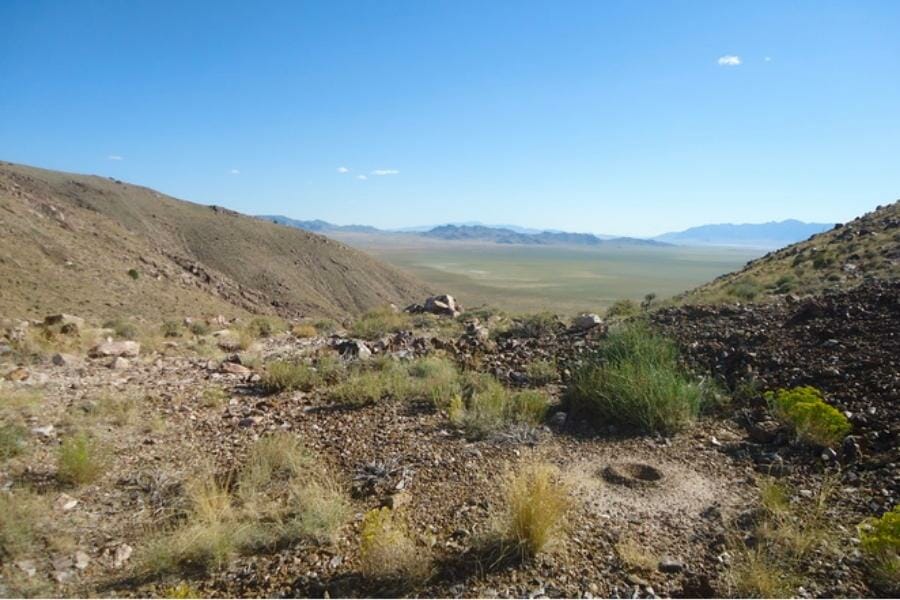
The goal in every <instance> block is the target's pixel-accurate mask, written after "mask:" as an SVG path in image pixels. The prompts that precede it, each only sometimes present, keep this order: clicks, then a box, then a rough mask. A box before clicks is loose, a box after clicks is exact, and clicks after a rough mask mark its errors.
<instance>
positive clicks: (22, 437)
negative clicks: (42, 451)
mask: <svg viewBox="0 0 900 600" xmlns="http://www.w3.org/2000/svg"><path fill="white" fill-rule="evenodd" d="M27 439H28V430H27V429H25V428H24V427H22V426H21V425H19V424H18V423H3V424H0V461H6V460H9V459H10V458H12V457H13V456H16V455H18V454H20V453H21V452H22V450H23V449H24V448H25V441H26V440H27Z"/></svg>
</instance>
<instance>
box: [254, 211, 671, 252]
mask: <svg viewBox="0 0 900 600" xmlns="http://www.w3.org/2000/svg"><path fill="white" fill-rule="evenodd" d="M258 218H260V219H265V220H267V221H271V222H273V223H279V224H281V225H289V226H291V227H296V228H298V229H303V230H305V231H312V232H315V233H322V234H325V235H327V234H328V233H367V234H376V235H378V234H381V235H410V236H421V237H424V238H430V239H439V240H447V241H470V242H493V243H495V244H523V245H544V246H551V245H560V246H561V245H566V246H599V245H629V246H669V245H671V244H669V243H667V242H662V241H658V240H645V239H640V238H630V237H611V236H598V235H594V234H592V233H568V232H565V231H540V230H536V229H527V228H524V227H515V228H514V229H513V228H507V227H499V226H487V225H481V224H448V225H437V226H434V227H431V228H429V229H426V230H424V231H421V230H419V229H418V228H408V229H405V230H402V229H398V230H393V231H390V230H385V229H377V228H375V227H371V226H368V225H335V224H334V223H329V222H328V221H322V220H319V219H315V220H311V221H300V220H297V219H291V218H289V217H285V216H283V215H259V217H258Z"/></svg>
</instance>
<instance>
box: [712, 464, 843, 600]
mask: <svg viewBox="0 0 900 600" xmlns="http://www.w3.org/2000/svg"><path fill="white" fill-rule="evenodd" d="M835 481H836V480H835V479H834V478H833V477H830V476H828V477H826V478H825V479H824V480H823V482H822V484H821V486H820V488H819V490H818V493H817V494H816V495H815V496H814V497H813V499H812V503H811V504H807V505H802V504H794V503H792V501H791V497H790V496H791V494H790V493H789V492H788V490H787V489H786V488H785V487H784V486H782V485H781V484H780V483H778V482H776V481H774V480H772V479H763V480H762V481H761V482H760V484H759V496H760V505H761V507H762V509H763V510H762V513H761V514H759V515H757V516H755V517H753V518H752V519H751V522H749V523H747V524H745V527H748V528H749V529H750V531H749V534H750V535H747V533H748V532H745V531H732V532H731V533H730V535H729V537H730V540H729V547H730V551H731V554H732V557H733V558H732V562H731V564H730V565H729V568H728V571H727V572H726V574H725V579H724V580H725V582H726V585H727V586H728V588H729V590H728V593H729V595H732V596H736V597H744V598H789V597H792V596H793V595H794V594H795V590H796V588H797V587H798V586H799V585H802V584H803V571H804V566H803V565H804V559H805V558H806V557H807V556H809V555H811V554H813V553H814V552H815V553H816V554H817V555H818V553H819V552H827V551H828V550H829V547H830V545H831V541H832V534H831V531H830V530H829V526H828V518H827V516H826V510H827V508H828V503H829V500H830V498H831V496H832V494H833V491H834V486H835Z"/></svg>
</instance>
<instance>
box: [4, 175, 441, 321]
mask: <svg viewBox="0 0 900 600" xmlns="http://www.w3.org/2000/svg"><path fill="white" fill-rule="evenodd" d="M0 230H2V236H0V289H2V294H0V315H3V316H16V317H42V316H44V315H46V314H48V313H50V312H55V311H66V312H72V313H75V314H79V315H83V316H94V317H114V316H119V315H122V314H139V315H141V316H142V317H144V318H147V319H159V318H166V317H178V316H184V315H200V314H225V315H234V314H237V313H241V312H247V311H249V312H260V313H279V314H281V315H283V316H300V315H309V316H332V317H341V316H345V315H351V314H356V313H359V312H361V311H364V310H366V309H369V308H372V307H375V306H378V305H382V304H385V303H388V302H395V303H405V302H408V301H412V300H417V299H421V298H422V297H423V296H424V295H425V294H427V290H426V289H425V288H424V286H423V285H422V284H421V283H419V282H418V281H416V280H415V279H413V278H412V277H410V276H408V275H406V274H404V273H402V272H400V271H398V270H396V269H394V268H391V267H389V266H387V265H385V264H383V263H381V262H379V261H377V260H375V259H373V258H371V257H369V256H368V255H366V254H364V253H362V252H360V251H358V250H354V249H351V248H349V247H347V246H345V245H343V244H341V243H339V242H335V241H333V240H329V239H327V238H325V237H322V236H320V235H316V234H312V233H308V232H305V231H301V230H299V229H295V228H291V227H285V226H281V225H275V224H273V223H269V222H266V221H261V220H258V219H255V218H252V217H248V216H245V215H241V214H238V213H235V212H233V211H229V210H226V209H222V208H219V207H214V206H203V205H199V204H193V203H190V202H185V201H182V200H176V199H175V198H171V197H169V196H166V195H164V194H161V193H159V192H156V191H154V190H151V189H148V188H145V187H140V186H135V185H129V184H126V183H123V182H120V181H117V180H112V179H107V178H103V177H98V176H88V175H74V174H70V173H62V172H57V171H48V170H44V169H37V168H32V167H26V166H21V165H14V164H11V163H0Z"/></svg>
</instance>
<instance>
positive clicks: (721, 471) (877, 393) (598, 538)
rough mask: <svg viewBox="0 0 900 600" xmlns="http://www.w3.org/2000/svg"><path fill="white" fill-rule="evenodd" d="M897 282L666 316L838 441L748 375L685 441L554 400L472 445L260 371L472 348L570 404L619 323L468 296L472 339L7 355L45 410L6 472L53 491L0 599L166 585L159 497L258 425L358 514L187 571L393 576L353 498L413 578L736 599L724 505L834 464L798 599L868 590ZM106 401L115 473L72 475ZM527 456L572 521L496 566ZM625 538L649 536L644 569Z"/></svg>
mask: <svg viewBox="0 0 900 600" xmlns="http://www.w3.org/2000/svg"><path fill="white" fill-rule="evenodd" d="M898 292H900V287H898V286H897V285H896V284H875V283H873V284H870V285H868V286H866V287H863V288H860V289H858V290H856V291H852V292H848V293H844V294H837V295H830V296H825V297H822V298H816V299H807V300H798V301H796V302H794V303H793V304H782V305H776V306H772V307H767V308H760V307H754V308H752V309H750V308H746V307H719V308H710V307H690V308H677V309H668V310H665V311H662V312H660V313H658V314H657V315H655V317H654V322H655V323H656V325H657V326H658V327H659V328H660V329H662V330H665V331H667V332H669V333H670V334H671V335H673V336H674V337H675V338H676V339H677V340H678V341H679V343H680V345H681V346H682V347H683V348H684V350H685V353H686V356H687V357H688V358H689V360H690V361H692V362H693V363H694V364H695V365H696V366H697V367H698V368H700V369H703V370H706V371H710V370H711V371H712V372H713V373H715V374H716V375H717V376H719V377H721V378H722V379H723V380H725V381H726V382H727V383H728V385H730V386H731V387H732V388H736V387H740V389H742V390H744V389H750V388H748V387H747V386H744V387H741V386H740V385H739V384H741V383H742V382H746V381H750V380H752V381H755V382H756V385H757V386H758V388H757V389H758V390H762V389H771V388H774V387H777V386H783V385H797V384H801V383H813V384H815V385H817V386H819V387H820V388H822V389H823V390H824V391H825V392H826V394H827V398H828V399H829V400H830V401H832V402H833V403H834V404H835V405H836V406H838V407H839V408H841V410H845V411H847V412H848V414H849V415H850V418H851V421H852V422H853V424H854V432H853V437H852V438H851V439H850V440H849V441H847V442H845V444H844V446H843V447H842V448H835V449H824V450H822V449H816V450H815V451H812V450H809V449H804V448H800V447H798V446H797V445H795V444H792V443H791V440H790V439H789V437H788V436H786V435H785V434H784V432H782V431H781V430H780V429H778V428H777V427H768V426H767V425H765V423H766V422H767V421H768V420H769V416H768V414H767V411H766V410H765V408H764V406H763V404H762V403H761V400H760V397H759V394H758V393H757V392H752V393H751V392H744V393H743V395H740V397H739V398H738V399H737V400H736V401H735V404H734V405H733V406H732V407H730V408H728V409H725V410H722V411H721V412H720V413H718V414H715V415H706V416H704V417H703V418H701V419H700V420H699V421H698V422H697V423H696V424H695V425H693V426H692V427H691V428H689V429H688V430H687V431H684V432H682V433H680V434H678V435H675V436H673V437H671V438H665V437H661V436H640V435H630V434H628V433H627V432H624V431H619V430H617V429H616V428H614V427H609V428H602V429H601V430H597V429H593V428H591V427H588V426H587V425H586V424H584V423H578V422H575V420H574V419H571V418H567V417H566V415H565V412H564V411H563V409H562V407H561V406H556V407H554V409H553V410H552V411H551V416H550V417H549V418H548V420H547V423H546V424H545V425H542V426H540V427H538V428H536V429H534V430H529V431H526V432H510V433H509V434H507V435H498V436H494V437H493V438H490V439H487V440H484V441H478V442H471V441H467V439H466V438H465V437H464V435H463V433H462V432H461V431H459V430H457V429H456V428H455V427H454V426H453V425H452V424H451V423H450V421H449V419H448V417H447V415H446V414H445V413H443V412H442V411H439V410H437V409H435V408H434V407H433V406H432V405H431V404H430V403H425V402H418V401H413V402H391V401H384V402H380V403H375V404H371V405H367V406H363V407H348V406H342V405H335V404H334V403H333V402H331V401H330V400H329V399H328V397H327V394H326V393H325V390H322V389H314V390H312V391H310V392H300V391H296V392H286V393H281V394H276V395H264V394H262V392H261V390H260V387H259V383H258V382H259V371H260V369H261V368H262V366H261V365H264V364H265V363H266V362H267V361H270V360H273V359H276V358H292V357H293V358H298V357H299V358H303V357H309V356H312V355H314V354H317V353H338V352H343V356H344V360H346V361H348V362H353V361H359V360H372V356H371V355H372V354H374V355H379V354H385V355H389V356H392V357H394V358H395V359H396V360H408V359H409V358H411V357H414V356H422V355H428V354H431V353H435V352H444V353H447V354H449V355H450V356H452V357H454V358H455V359H456V361H457V362H458V363H459V364H460V365H462V366H465V367H468V368H476V369H478V370H482V371H487V372H491V373H493V374H495V375H497V376H498V378H500V379H501V381H503V382H505V383H507V384H508V385H510V386H516V387H541V388H542V389H544V390H545V391H546V392H547V393H549V394H551V395H552V396H553V397H554V398H556V399H557V400H558V399H559V398H560V396H561V394H562V392H563V390H564V387H565V383H566V379H567V377H568V374H569V373H570V371H571V369H572V368H574V367H575V366H576V365H577V364H578V363H579V362H580V361H582V360H583V359H584V357H585V356H586V355H588V354H590V353H592V352H593V351H594V349H595V348H596V346H597V344H598V343H599V341H600V340H602V338H603V336H604V334H605V326H604V325H603V324H601V323H599V322H598V321H599V320H598V319H594V318H591V319H590V322H588V321H586V320H582V321H580V322H578V321H576V322H575V323H574V324H563V323H552V324H550V325H549V326H547V327H542V328H540V330H538V331H534V330H531V331H529V330H527V328H524V327H518V328H517V327H512V328H509V330H508V331H507V332H506V333H500V334H497V333H496V332H495V334H494V335H491V333H490V330H491V329H492V328H494V326H495V323H494V322H493V321H492V320H490V319H487V320H484V319H483V320H482V322H480V323H479V322H477V321H476V320H474V319H468V318H467V317H466V315H465V314H463V315H462V316H460V317H458V319H459V320H461V321H462V322H463V323H464V332H463V333H462V334H461V335H457V336H453V337H448V336H443V337H442V336H440V335H436V334H435V333H434V332H430V331H415V332H402V333H398V334H393V335H390V336H386V337H385V338H384V339H382V340H378V341H375V342H362V341H360V340H351V339H348V338H346V337H345V336H344V335H342V334H341V333H340V332H339V333H338V334H337V335H336V336H334V337H316V338H309V339H298V338H295V337H293V336H291V335H290V334H281V335H276V336H274V337H271V338H268V339H264V340H260V341H259V342H257V346H256V347H255V348H254V349H253V352H254V354H255V356H256V357H257V358H258V364H256V365H254V364H251V365H249V366H248V365H241V364H238V363H237V362H236V361H235V359H234V358H232V357H230V355H227V354H225V355H215V354H213V355H212V356H210V355H207V354H204V355H201V354H198V353H197V352H196V348H195V347H193V346H190V347H189V344H188V343H187V341H185V340H181V339H175V340H171V341H169V342H167V343H166V344H164V345H163V346H162V347H161V348H160V349H159V350H158V351H147V350H146V349H141V350H140V351H138V352H137V356H133V355H132V356H130V357H125V356H114V355H118V354H129V353H130V354H134V352H133V350H134V349H133V348H131V349H130V350H128V352H126V351H125V349H124V348H122V347H118V348H107V350H106V351H104V352H100V351H96V352H92V353H90V355H87V356H80V355H77V356H60V357H53V358H52V359H50V358H49V357H48V358H47V359H46V360H44V361H41V362H37V363H35V364H29V365H19V364H15V363H14V362H13V361H12V359H11V355H10V354H9V353H8V351H7V350H4V352H7V354H6V356H5V357H0V376H4V378H5V381H3V382H0V385H2V387H0V394H5V395H9V394H13V393H28V392H34V393H36V394H37V396H39V398H40V401H39V402H40V407H39V409H38V410H34V411H32V412H31V413H30V414H29V416H28V428H29V438H28V441H27V444H28V451H27V452H26V453H25V454H23V455H22V456H19V457H14V458H11V459H9V460H8V461H6V462H5V463H3V465H2V467H0V488H2V489H3V490H18V489H21V488H24V487H30V488H32V489H34V490H37V491H38V492H39V493H40V494H41V495H42V496H44V497H46V498H47V500H48V502H49V506H50V508H49V510H50V511H51V514H50V517H51V518H50V522H51V525H49V526H48V527H47V529H46V530H45V532H44V534H43V536H42V540H41V548H40V550H41V551H40V552H39V553H37V554H35V555H34V556H32V557H28V558H27V559H26V560H19V561H18V562H17V563H16V564H13V565H10V564H5V565H3V570H2V572H3V579H2V580H0V593H2V595H9V594H16V593H38V594H41V595H53V596H87V595H101V596H123V595H125V596H150V595H157V594H161V593H164V591H165V590H166V589H167V588H168V587H169V586H171V585H173V583H174V582H173V581H172V580H160V581H152V580H151V581H147V580H136V579H134V578H133V577H132V573H131V567H132V565H133V563H134V560H135V558H134V557H135V556H137V555H138V554H139V553H140V550H141V548H142V546H143V545H144V544H145V543H146V540H147V539H148V537H149V536H150V535H152V534H153V533H154V532H155V531H157V530H158V528H159V526H160V515H161V514H163V513H165V512H166V511H167V510H170V509H171V507H172V505H173V504H177V502H178V501H179V497H180V496H181V494H182V484H183V482H184V481H185V478H186V477H187V476H188V474H189V473H190V472H191V470H192V469H194V468H195V467H196V465H197V463H198V462H199V461H211V462H213V463H214V464H215V465H217V467H218V468H219V469H222V470H227V469H229V468H234V467H235V466H237V465H239V464H240V463H241V461H242V460H243V457H244V456H245V454H246V452H247V449H248V448H249V446H250V445H251V444H252V443H253V442H254V441H255V440H256V439H258V438H259V437H260V436H263V435H265V434H266V433H268V432H274V431H289V432H294V433H296V434H297V435H298V436H300V437H301V438H302V440H303V441H304V442H305V443H306V444H307V445H309V446H310V447H312V448H314V449H316V450H318V451H319V452H320V454H321V455H322V456H323V460H325V461H327V463H328V464H329V465H330V466H331V467H332V468H333V470H334V471H335V472H336V473H337V474H338V475H339V477H340V478H341V479H342V480H343V481H344V482H345V483H346V485H347V487H348V489H351V490H352V491H353V503H354V504H353V506H354V517H353V518H352V519H351V521H350V522H349V523H348V524H347V525H346V526H345V527H344V528H343V529H342V530H341V532H340V535H339V536H338V539H337V541H336V542H335V543H333V544H324V545H316V544H312V543H309V542H297V543H296V544H294V545H291V546H288V547H285V548H280V549H277V550H273V551H272V552H267V553H260V554H256V555H253V556H244V557H240V558H238V559H236V560H234V561H232V562H231V563H230V564H229V565H228V566H227V567H226V568H223V569H220V570H216V571H213V572H211V573H208V574H186V575H185V576H184V579H185V581H187V582H189V583H190V584H191V585H192V586H193V587H194V588H195V589H196V590H197V591H199V593H202V594H203V595H209V596H313V597H324V596H329V597H335V596H372V595H381V594H391V593H395V592H392V591H391V590H385V589H380V588H379V587H378V585H377V584H374V583H373V582H370V581H367V580H366V579H365V578H364V577H363V576H362V575H361V574H360V570H359V531H358V530H359V525H360V521H361V520H362V515H363V514H364V513H365V511H366V510H368V509H370V508H374V507H377V506H380V505H388V506H392V507H393V508H394V509H395V510H396V511H398V513H399V514H402V515H403V517H404V520H405V522H406V523H407V524H408V525H409V528H410V530H411V531H412V532H414V534H415V537H416V539H417V541H418V543H419V544H420V546H421V548H422V549H423V552H425V551H427V552H430V553H431V555H432V556H433V557H434V575H433V576H432V577H431V578H430V579H429V580H428V581H427V582H426V583H425V584H423V585H422V586H420V587H418V588H416V589H414V590H411V591H410V592H409V593H410V594H412V595H419V596H434V597H497V596H500V597H586V598H589V597H594V596H598V597H629V598H633V597H655V596H672V597H698V596H716V595H720V596H721V595H726V594H727V593H728V589H727V587H726V583H725V581H726V577H725V576H726V572H727V569H728V566H729V563H730V560H731V557H730V555H729V551H728V547H727V543H726V542H727V539H726V538H727V536H728V534H729V531H730V529H731V527H732V523H734V522H735V521H736V520H737V521H739V520H740V518H741V516H742V515H746V514H747V513H748V511H751V512H752V510H753V509H754V507H755V506H757V503H758V487H757V484H758V482H759V480H760V478H761V477H763V476H770V475H772V474H775V475H778V476H780V477H783V478H785V479H786V481H789V482H790V483H791V484H792V486H793V487H792V488H791V489H796V490H798V492H797V493H796V494H795V495H794V496H793V498H792V502H793V503H796V504H799V505H805V504H810V503H812V502H814V499H813V497H812V496H813V494H812V493H811V490H816V489H818V487H819V485H821V480H822V477H823V476H824V475H825V474H826V473H839V476H840V482H841V487H842V491H841V494H840V495H839V498H837V499H836V500H835V501H834V502H833V503H832V504H830V505H829V507H828V509H827V511H828V517H829V519H831V520H832V521H833V522H834V523H836V524H838V529H839V530H840V531H841V534H840V535H839V537H838V540H837V542H836V544H837V549H836V550H835V551H834V552H833V553H830V554H823V553H817V554H814V555H813V557H812V558H811V559H810V562H809V564H808V565H806V567H805V568H806V569H807V571H808V572H807V575H808V578H807V579H808V581H809V582H811V583H809V582H807V583H806V584H805V587H802V588H800V589H798V590H796V594H798V595H801V596H808V597H815V596H863V595H871V594H873V593H875V592H874V591H873V590H872V589H870V588H869V583H868V580H867V576H866V572H865V570H864V567H863V564H862V560H861V558H860V555H859V551H858V550H857V549H856V544H858V540H856V539H855V535H856V534H855V530H854V526H855V524H856V523H858V522H859V521H860V520H861V519H862V518H864V517H868V516H872V515H878V514H880V513H881V512H882V511H884V510H886V509H889V508H890V507H892V506H893V504H894V502H895V501H896V498H897V495H898V470H897V468H896V467H897V462H898V458H900V457H898V455H897V447H896V446H897V443H896V441H897V432H898V419H897V416H898V415H897V403H896V401H897V393H898V389H900V387H898V383H900V380H898V365H897V361H898V356H900V352H898V350H900V348H898V337H897V336H898V334H897V332H898V331H900V327H898V325H900V310H898V297H900V295H898ZM30 326H31V327H33V326H34V325H30ZM19 327H23V326H22V325H19ZM15 330H16V328H15V327H13V328H11V330H10V331H11V332H10V333H8V334H7V335H8V336H12V335H13V333H12V332H13V331H15ZM210 339H215V338H213V337H210ZM3 347H7V349H8V346H7V345H5V344H4V346H3ZM3 347H0V349H2V348H3ZM191 348H194V349H191ZM120 350H121V352H120ZM536 359H548V360H552V361H555V363H556V365H557V368H558V378H557V379H556V381H551V382H550V383H547V384H543V385H541V386H536V385H535V384H534V382H532V381H530V380H529V377H528V373H527V369H526V365H527V364H528V363H529V362H531V361H534V360H536ZM210 389H218V390H222V391H223V392H224V393H223V394H222V398H221V401H219V402H214V401H210V398H211V396H210V395H209V393H208V390H210ZM110 395H111V396H114V397H116V398H132V399H133V400H134V402H133V404H132V405H131V406H132V407H133V408H132V413H129V414H125V415H120V418H112V419H110V418H106V419H99V420H97V421H95V422H94V427H95V430H96V431H97V432H98V435H99V436H100V437H101V439H102V440H103V442H104V443H105V444H107V445H108V447H109V449H110V457H111V460H110V462H109V465H108V468H107V469H106V471H105V472H104V473H103V474H102V476H101V477H100V479H99V480H97V481H96V482H94V483H91V484H88V485H83V486H80V487H76V486H72V485H69V484H63V483H60V482H59V481H58V479H57V478H56V460H55V453H56V450H57V448H58V446H59V443H60V439H61V438H62V437H64V436H65V435H66V434H67V433H69V432H71V431H72V430H74V429H75V428H76V427H77V426H78V425H79V424H80V423H83V421H82V420H81V419H84V418H88V417H86V416H85V415H92V414H94V413H95V412H96V411H94V410H93V408H94V407H95V406H96V405H97V403H99V402H102V401H103V400H102V399H103V398H104V397H106V396H110ZM90 418H96V417H90ZM536 457H537V458H540V459H542V460H546V461H548V462H550V463H553V464H554V465H557V466H558V467H559V468H560V469H561V470H562V472H563V474H564V476H565V478H566V479H567V480H568V481H569V482H570V483H571V485H572V489H573V494H574V496H575V499H576V502H575V508H574V509H573V510H572V511H571V513H570V515H569V519H568V521H569V525H568V528H567V529H568V530H567V535H566V536H565V537H564V538H563V539H562V540H561V541H560V542H559V543H558V544H557V545H556V547H555V548H553V549H552V550H551V551H550V552H548V553H545V554H542V555H539V556H538V558H536V559H535V560H533V561H526V562H515V563H512V564H505V563H504V564H491V563H489V562H486V561H484V560H482V557H480V556H479V555H478V554H477V551H476V548H477V547H478V543H477V542H478V540H479V539H480V537H481V536H482V535H483V534H484V533H485V532H487V531H488V530H489V529H490V528H491V526H492V525H493V524H494V523H493V522H494V518H495V514H496V512H497V509H498V507H499V506H500V505H501V504H502V500H503V498H502V490H503V487H502V481H503V475H504V474H505V473H507V472H509V471H511V470H513V469H514V468H515V467H516V466H517V465H519V464H521V463H523V462H524V461H528V460H531V459H533V458H536ZM773 465H774V467H773ZM626 547H636V548H638V549H639V554H640V557H641V561H640V562H641V563H642V566H636V565H635V564H634V557H630V556H629V554H628V553H627V552H625V550H623V548H626ZM647 565H649V567H648V566H647ZM175 582H177V580H175Z"/></svg>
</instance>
